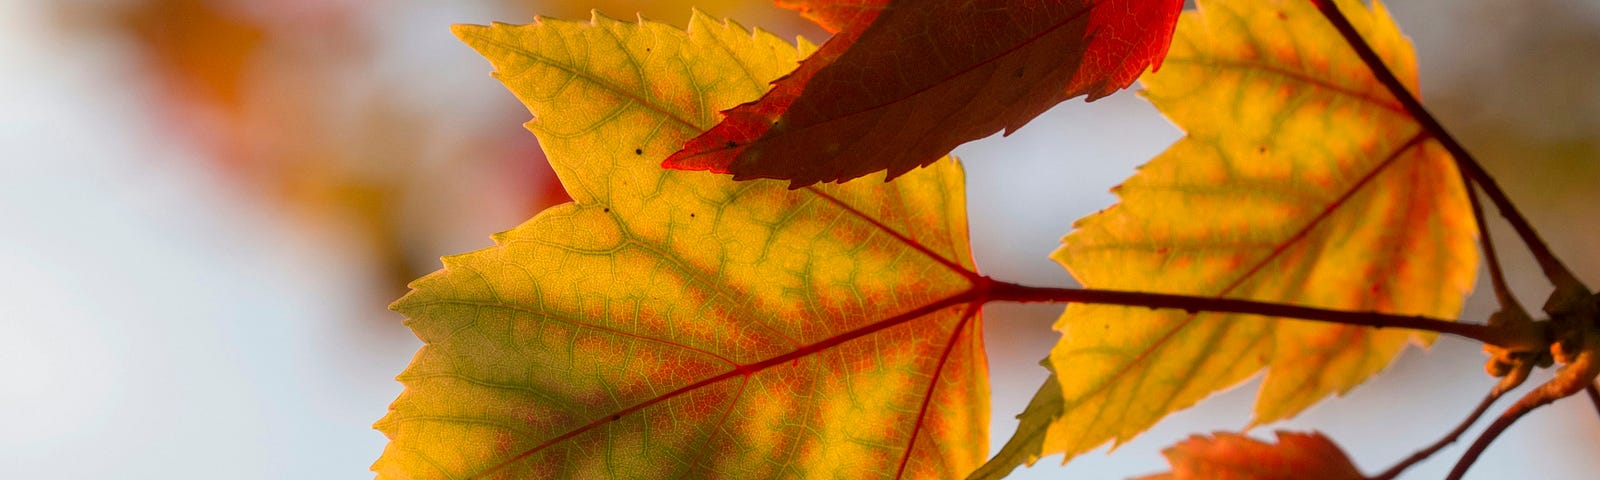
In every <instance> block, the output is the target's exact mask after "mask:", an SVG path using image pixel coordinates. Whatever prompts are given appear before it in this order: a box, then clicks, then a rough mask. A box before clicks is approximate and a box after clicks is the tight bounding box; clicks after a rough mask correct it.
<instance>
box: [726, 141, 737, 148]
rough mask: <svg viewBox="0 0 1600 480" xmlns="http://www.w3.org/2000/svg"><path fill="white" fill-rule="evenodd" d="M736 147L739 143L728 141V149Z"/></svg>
mask: <svg viewBox="0 0 1600 480" xmlns="http://www.w3.org/2000/svg"><path fill="white" fill-rule="evenodd" d="M737 146H739V142H735V141H733V140H728V148H733V147H737Z"/></svg>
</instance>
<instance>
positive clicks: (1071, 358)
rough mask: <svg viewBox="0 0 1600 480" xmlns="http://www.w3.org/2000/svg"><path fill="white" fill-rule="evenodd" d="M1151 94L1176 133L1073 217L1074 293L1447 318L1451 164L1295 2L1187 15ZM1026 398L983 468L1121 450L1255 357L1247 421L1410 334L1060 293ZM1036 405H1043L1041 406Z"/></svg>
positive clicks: (1375, 30)
mask: <svg viewBox="0 0 1600 480" xmlns="http://www.w3.org/2000/svg"><path fill="white" fill-rule="evenodd" d="M1340 7H1341V9H1342V10H1344V11H1345V12H1347V14H1348V15H1349V16H1350V17H1351V21H1352V22H1354V23H1355V25H1356V27H1357V29H1358V30H1359V31H1360V32H1361V33H1362V35H1363V36H1364V37H1365V38H1367V39H1368V41H1369V42H1371V43H1372V44H1373V47H1374V48H1375V49H1376V50H1377V51H1378V53H1379V54H1380V55H1381V56H1382V57H1383V58H1384V59H1385V61H1386V62H1387V63H1388V64H1389V65H1390V66H1391V67H1392V68H1394V69H1395V70H1396V72H1397V74H1398V75H1400V77H1401V78H1403V79H1404V80H1405V81H1406V82H1407V83H1408V84H1409V85H1411V86H1412V87H1411V88H1413V89H1415V85H1416V78H1415V77H1416V64H1415V62H1414V60H1413V57H1412V52H1411V47H1410V45H1409V44H1408V42H1407V41H1406V40H1405V38H1404V37H1403V36H1402V35H1401V34H1400V32H1399V30H1398V29H1397V28H1396V27H1395V26H1394V23H1393V22H1392V21H1391V19H1390V18H1389V15H1388V13H1387V12H1386V11H1385V9H1384V8H1383V6H1382V5H1381V4H1374V5H1373V7H1372V8H1368V7H1366V6H1364V5H1362V4H1360V3H1359V2H1356V1H1344V2H1340ZM1172 45H1173V46H1172V51H1171V52H1170V53H1169V55H1168V57H1167V65H1166V69H1164V70H1162V71H1161V72H1160V73H1158V74H1152V75H1148V76H1146V77H1145V79H1144V85H1145V88H1146V91H1145V95H1146V96H1147V97H1148V98H1149V99H1150V101H1151V102H1152V103H1154V104H1155V105H1156V107H1157V108H1159V109H1160V110H1161V111H1162V112H1163V113H1164V114H1166V116H1167V117H1168V118H1169V119H1171V120H1172V121H1173V122H1174V123H1175V124H1177V125H1178V126H1179V127H1180V128H1183V129H1184V130H1185V131H1186V132H1187V134H1188V135H1187V136H1186V137H1184V138H1183V139H1180V140H1179V141H1178V142H1177V143H1175V144H1173V145H1172V146H1171V147H1170V148H1168V149H1167V151H1166V152H1164V153H1162V154H1161V155H1160V156H1158V157H1156V158H1155V159H1154V160H1152V161H1151V162H1150V163H1149V164H1147V165H1145V166H1143V167H1142V168H1140V170H1139V172H1138V173H1137V174H1135V175H1134V176H1133V177H1132V178H1129V179H1128V180H1127V182H1126V183H1124V184H1123V185H1122V186H1120V187H1118V188H1117V189H1115V192H1116V193H1117V195H1118V196H1119V197H1121V200H1122V201H1121V203H1120V204H1118V205H1115V206H1113V207H1111V208H1109V209H1106V210H1104V211H1102V212H1100V213H1097V214H1094V215H1091V216H1089V217H1087V218H1084V219H1082V220H1080V221H1079V222H1078V223H1077V224H1076V225H1075V226H1076V230H1075V231H1074V232H1073V233H1072V234H1070V235H1068V236H1067V237H1066V238H1065V239H1063V240H1062V243H1063V245H1062V247H1061V248H1060V249H1059V250H1057V251H1056V253H1055V254H1054V256H1053V258H1055V259H1056V260H1057V261H1060V262H1061V263H1062V265H1064V266H1066V268H1067V270H1068V271H1070V272H1071V273H1072V275H1073V276H1074V277H1075V278H1077V279H1078V281H1079V282H1081V283H1082V284H1083V285H1084V286H1086V287H1091V288H1105V289H1120V290H1142V291H1153V292H1164V293H1183V294H1190V295H1207V296H1217V297H1228V298H1242V299H1251V300H1260V301H1271V302H1282V303H1293V304H1302V305H1309V306H1316V307H1324V308H1336V309H1343V310H1356V311H1381V312H1387V313H1398V314H1414V315H1427V316H1432V317H1440V318H1454V317H1455V315H1456V314H1457V313H1458V311H1459V310H1460V307H1461V301H1462V298H1463V297H1464V295H1465V294H1466V293H1467V291H1468V290H1469V289H1470V288H1471V286H1472V282H1473V275H1474V273H1475V269H1476V261H1477V256H1476V251H1475V249H1474V245H1473V241H1474V232H1475V228H1474V223H1473V220H1472V216H1471V212H1470V210H1469V207H1468V205H1467V198H1466V196H1465V193H1464V190H1463V188H1462V185H1461V181H1460V177H1459V175H1458V173H1457V172H1456V169H1455V167H1454V165H1453V164H1452V163H1451V160H1450V158H1449V156H1448V154H1446V153H1445V152H1444V150H1443V149H1442V148H1441V147H1439V146H1438V145H1437V144H1436V143H1435V142H1434V141H1433V140H1431V139H1429V138H1427V137H1426V135H1425V134H1424V133H1423V132H1422V129H1421V127H1420V126H1419V125H1418V124H1417V122H1416V121H1415V120H1414V119H1413V118H1412V117H1410V116H1409V115H1408V114H1407V113H1406V112H1405V110H1404V109H1403V108H1401V106H1400V105H1399V103H1397V102H1396V101H1395V100H1394V99H1393V98H1392V97H1391V96H1390V95H1389V93H1388V92H1387V91H1386V90H1385V89H1384V87H1383V86H1381V85H1379V84H1378V83H1377V82H1376V81H1375V80H1373V76H1372V74H1371V73H1370V72H1369V71H1368V70H1367V67H1366V66H1365V65H1364V64H1363V63H1362V62H1361V61H1360V60H1359V59H1358V58H1357V57H1356V55H1355V53H1354V52H1353V51H1352V50H1351V49H1350V47H1348V46H1347V45H1346V44H1345V43H1344V42H1343V41H1342V40H1341V39H1340V37H1339V35H1338V34H1337V33H1336V32H1335V31H1334V30H1333V28H1332V27H1330V26H1328V25H1327V23H1326V22H1325V21H1324V20H1323V18H1322V17H1321V16H1320V15H1319V14H1318V13H1317V11H1316V10H1315V9H1314V7H1313V6H1312V4H1311V2H1305V1H1302V0H1278V1H1260V0H1210V1H1205V0H1203V1H1201V2H1199V11H1198V12H1187V13H1185V14H1184V17H1183V19H1182V20H1180V22H1179V26H1178V33H1177V36H1176V37H1175V39H1174V41H1173V44H1172ZM1056 329H1057V330H1060V331H1061V332H1062V335H1063V336H1062V339H1061V341H1060V343H1058V344H1057V346H1056V347H1055V349H1054V350H1053V351H1052V352H1051V354H1050V358H1049V359H1048V362H1049V363H1050V365H1051V367H1052V370H1053V372H1055V376H1054V378H1053V379H1052V382H1053V383H1055V384H1057V385H1058V386H1059V388H1057V389H1056V391H1048V390H1050V388H1051V387H1050V383H1047V384H1046V386H1045V387H1044V390H1042V391H1041V392H1040V393H1039V394H1038V398H1036V399H1035V401H1034V403H1035V405H1041V406H1042V405H1054V406H1056V407H1057V410H1056V411H1055V412H1053V413H1046V412H1043V411H1041V410H1038V409H1032V411H1035V412H1036V413H1035V414H1034V415H1031V416H1027V417H1025V418H1024V419H1023V421H1022V424H1021V425H1020V426H1019V427H1018V432H1017V434H1016V436H1015V437H1014V438H1013V439H1012V440H1011V441H1010V442H1008V444H1007V445H1006V447H1005V448H1004V449H1003V450H1002V452H1001V454H1000V455H999V456H998V457H996V459H994V460H993V461H991V464H990V465H989V466H987V467H986V470H985V472H1001V473H1003V472H1004V471H1009V470H1010V469H1011V468H1013V467H1014V466H1015V465H1017V464H1019V463H1023V462H1030V463H1031V462H1032V461H1033V460H1036V459H1037V458H1038V457H1039V456H1040V455H1045V454H1053V453H1065V454H1066V456H1067V457H1068V458H1069V459H1070V458H1071V457H1072V456H1074V455H1077V454H1079V453H1082V452H1085V451H1087V450H1089V449H1092V448H1095V447H1097V446H1099V445H1102V444H1104V443H1106V442H1107V441H1113V442H1115V443H1121V442H1123V441H1126V440H1128V439H1130V438H1132V437H1133V436H1135V435H1137V434H1138V433H1139V432H1141V431H1144V430H1145V429H1146V428H1149V427H1150V426H1151V425H1153V424H1154V423H1155V422H1156V421H1158V420H1160V419H1161V418H1162V417H1164V416H1166V415H1167V414H1168V413H1171V412H1173V411H1176V410H1179V409H1182V408H1186V407H1188V406H1190V405H1193V404H1194V403H1195V402H1198V401H1200V399H1202V398H1205V397H1206V396H1208V395H1210V394H1212V393H1213V392H1216V391H1218V390H1221V389H1224V388H1228V387H1230V386H1233V385H1237V384H1239V383H1240V382H1243V381H1245V380H1246V379H1248V378H1250V377H1251V376H1253V375H1255V374H1256V373H1257V372H1260V371H1262V370H1263V369H1266V370H1267V374H1266V378H1265V380H1264V381H1263V382H1262V386H1261V390H1260V392H1259V394H1258V397H1257V400H1256V414H1255V419H1254V420H1253V422H1254V423H1258V424H1259V423H1267V422H1272V421H1275V420H1279V419H1283V418H1287V417H1290V416H1293V415H1295V414H1296V413H1299V412H1300V411H1301V410H1304V409H1305V408H1306V407H1309V406H1311V405H1312V404H1313V403H1315V402H1317V401H1319V400H1321V399H1323V398H1325V397H1327V396H1329V395H1333V394H1341V393H1344V392H1346V391H1348V390H1350V389H1351V388H1354V387H1355V386H1356V385H1358V384H1360V383H1361V382H1362V381H1364V380H1366V379H1367V378H1368V377H1369V376H1371V375H1372V374H1374V373H1377V372H1378V371H1379V370H1382V369H1383V368H1384V367H1385V366H1387V365H1388V364H1389V362H1390V361H1391V360H1392V359H1393V358H1394V357H1395V355H1396V354H1398V353H1399V352H1400V350H1401V349H1402V348H1404V346H1405V344H1406V343H1407V341H1415V342H1419V343H1424V344H1425V343H1427V342H1428V341H1430V340H1431V339H1432V336H1431V335H1427V334H1423V333H1419V332H1411V331H1404V330H1374V329H1368V328H1361V327H1350V326H1340V325H1331V324H1317V323H1310V322H1302V321H1275V320H1269V319H1265V318H1261V317H1252V316H1245V315H1222V314H1211V313H1200V314H1186V313H1184V312H1181V311H1156V310H1150V309H1144V308H1122V307H1109V306H1092V305H1072V306H1069V307H1068V308H1067V309H1066V312H1065V313H1064V314H1063V315H1062V317H1061V319H1060V320H1059V321H1058V322H1057V324H1056ZM1041 408H1042V407H1041Z"/></svg>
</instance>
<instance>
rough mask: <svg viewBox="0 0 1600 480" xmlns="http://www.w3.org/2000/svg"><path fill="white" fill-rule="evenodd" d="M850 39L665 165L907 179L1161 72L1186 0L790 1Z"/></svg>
mask: <svg viewBox="0 0 1600 480" xmlns="http://www.w3.org/2000/svg"><path fill="white" fill-rule="evenodd" d="M780 4H782V5H785V6H790V7H793V8H798V9H801V10H802V11H804V12H806V13H807V15H808V16H809V17H811V18H813V19H817V20H818V21H819V22H821V23H822V24H823V25H824V26H827V27H828V28H841V27H842V29H841V30H840V31H839V33H838V34H836V35H834V36H833V38H831V39H829V40H828V43H827V44H825V45H823V46H822V49H820V50H818V51H817V53H816V54H815V55H812V56H811V57H808V58H806V60H805V62H803V63H802V64H801V65H800V67H799V68H798V69H796V70H795V71H794V73H792V74H789V75H786V76H784V77H783V78H782V79H780V80H778V82H777V84H776V85H774V86H773V89H772V91H771V92H768V93H767V94H766V95H764V96H762V97H761V99H760V100H758V101H755V102H751V103H748V104H744V105H740V106H738V107H737V108H734V109H731V110H728V111H727V112H725V114H726V118H724V119H723V120H722V122H721V123H719V124H718V125H717V126H716V127H715V128H712V129H710V130H708V131H707V132H706V133H704V134H701V135H699V136H697V137H695V138H694V140H692V141H690V142H689V143H688V144H686V145H684V146H683V150H682V151H680V152H678V153H675V154H673V155H672V156H671V157H668V158H667V159H666V161H665V162H664V163H663V165H665V166H667V167H670V168H679V169H685V170H709V171H713V172H718V173H731V174H733V177H734V179H736V180H745V179H754V178H777V179H784V180H789V181H790V185H792V186H796V187H798V186H804V185H810V184H813V183H817V182H843V181H846V180H850V179H853V178H857V177H861V176H864V175H867V174H871V173H875V172H881V171H888V173H889V178H894V177H897V176H899V175H901V174H904V173H905V172H907V171H910V170H911V169H913V168H917V167H920V166H923V165H926V164H928V163H930V162H933V161H935V160H938V159H939V158H940V157H941V156H943V155H945V154H947V153H949V152H950V150H951V149H954V148H955V147H956V146H957V145H960V144H962V143H965V142H968V141H972V140H977V139H979V138H983V137H987V136H989V135H991V134H994V133H995V132H999V131H1005V132H1006V133H1010V132H1013V131H1016V130H1017V129H1018V128H1021V127H1022V125H1023V124H1025V123H1028V121H1030V120H1032V119H1033V118H1034V117H1036V116H1038V115H1039V114H1040V113H1043V112H1044V111H1045V110H1046V109H1049V108H1050V107H1051V106H1053V105H1055V104H1057V103H1061V102H1062V101H1065V100H1066V99H1069V98H1072V97H1076V96H1079V95H1087V96H1088V98H1089V99H1090V100H1093V99H1095V98H1099V97H1103V96H1106V95H1110V94H1111V93H1112V92H1115V91H1117V90H1119V89H1122V88H1124V87H1127V86H1128V84H1130V83H1132V82H1133V80H1134V79H1136V78H1138V76H1139V74H1140V73H1141V72H1144V71H1145V69H1146V68H1156V67H1159V66H1160V65H1161V57H1162V55H1163V54H1164V53H1165V52H1166V49H1167V44H1168V42H1169V40H1170V39H1171V35H1172V27H1173V23H1174V22H1175V20H1176V19H1177V14H1178V11H1179V10H1180V9H1182V7H1183V2H1182V1H1179V0H1101V1H1093V0H1067V1H1061V0H976V1H967V2H950V1H944V0H788V1H783V2H780Z"/></svg>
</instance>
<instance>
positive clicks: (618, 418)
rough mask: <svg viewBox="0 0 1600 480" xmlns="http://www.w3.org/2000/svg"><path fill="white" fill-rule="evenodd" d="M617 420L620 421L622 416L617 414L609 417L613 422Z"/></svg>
mask: <svg viewBox="0 0 1600 480" xmlns="http://www.w3.org/2000/svg"><path fill="white" fill-rule="evenodd" d="M617 420H622V414H620V413H619V414H616V415H612V416H611V421H613V422H615V421H617Z"/></svg>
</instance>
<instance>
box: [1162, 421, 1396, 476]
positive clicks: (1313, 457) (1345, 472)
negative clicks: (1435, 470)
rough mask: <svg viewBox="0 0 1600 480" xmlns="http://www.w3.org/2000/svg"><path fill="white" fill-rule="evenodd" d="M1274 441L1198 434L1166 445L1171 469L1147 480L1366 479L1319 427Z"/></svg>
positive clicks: (1284, 435)
mask: <svg viewBox="0 0 1600 480" xmlns="http://www.w3.org/2000/svg"><path fill="white" fill-rule="evenodd" d="M1277 435H1278V443H1277V444H1270V443H1267V442H1263V441H1260V440H1256V439H1254V438H1250V437H1247V436H1244V435H1240V434H1237V433H1228V432H1217V433H1215V434H1213V436H1211V437H1206V436H1201V435H1195V436H1193V437H1189V439H1188V440H1184V441H1183V442H1180V443H1178V444H1177V445H1173V446H1172V447H1169V448H1167V449H1166V450H1162V452H1161V453H1162V454H1164V455H1166V456H1167V463H1170V464H1172V471H1171V472H1170V473H1165V474H1160V475H1152V476H1149V477H1144V478H1143V479H1141V480H1365V479H1366V478H1367V477H1366V476H1364V475H1362V474H1361V471H1360V470H1358V469H1356V466H1355V464H1353V463H1350V457H1347V456H1345V454H1344V451H1343V450H1340V449H1339V446H1338V445H1334V443H1333V441H1332V440H1329V439H1328V437H1326V436H1323V435H1322V434H1321V433H1318V432H1311V433H1297V432H1286V431H1279V432H1277Z"/></svg>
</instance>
